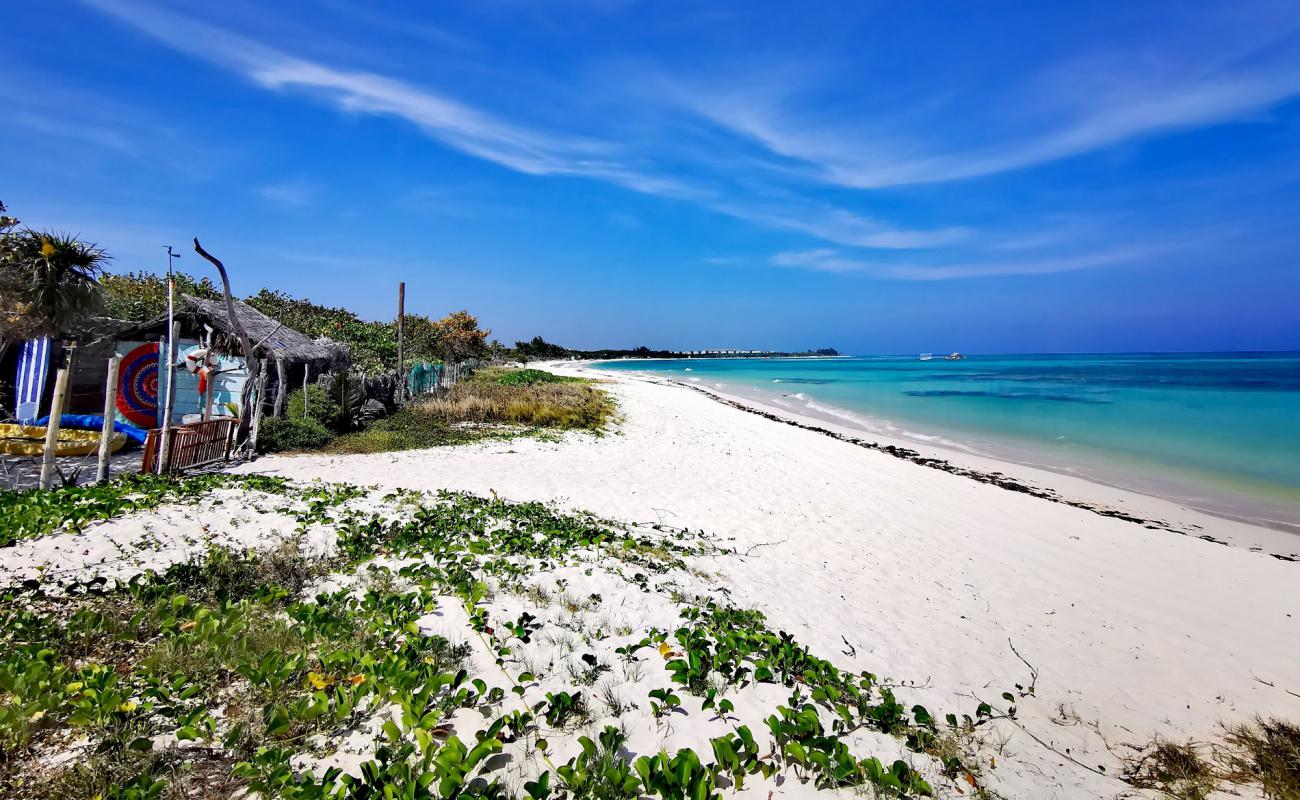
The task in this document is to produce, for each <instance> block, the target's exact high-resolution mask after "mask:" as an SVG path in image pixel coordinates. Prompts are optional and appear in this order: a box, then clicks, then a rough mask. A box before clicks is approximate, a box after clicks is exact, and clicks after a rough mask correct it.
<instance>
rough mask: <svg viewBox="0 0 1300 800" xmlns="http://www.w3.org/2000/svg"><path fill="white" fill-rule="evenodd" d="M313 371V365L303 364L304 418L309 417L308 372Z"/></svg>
mask: <svg viewBox="0 0 1300 800" xmlns="http://www.w3.org/2000/svg"><path fill="white" fill-rule="evenodd" d="M308 372H311V367H310V366H308V365H307V364H303V366H302V418H303V419H307V373H308Z"/></svg>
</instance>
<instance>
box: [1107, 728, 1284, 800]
mask: <svg viewBox="0 0 1300 800" xmlns="http://www.w3.org/2000/svg"><path fill="white" fill-rule="evenodd" d="M1225 730H1226V732H1225V735H1224V738H1223V741H1222V742H1218V743H1214V744H1198V743H1196V742H1187V743H1179V742H1173V741H1170V740H1168V739H1163V738H1160V737H1157V738H1155V739H1154V740H1152V741H1151V743H1150V744H1148V745H1146V746H1145V747H1141V748H1135V750H1136V751H1137V752H1136V754H1135V755H1134V756H1133V757H1132V758H1130V759H1129V760H1128V763H1127V764H1126V766H1125V770H1124V779H1125V780H1126V781H1127V782H1128V783H1130V784H1131V785H1133V786H1136V787H1138V788H1139V789H1154V790H1156V791H1158V792H1160V793H1161V794H1163V795H1164V796H1166V797H1170V798H1174V799H1175V800H1203V799H1204V798H1206V797H1209V796H1210V795H1211V794H1212V793H1213V792H1216V791H1219V790H1223V789H1225V788H1226V785H1236V786H1252V787H1255V788H1257V789H1259V791H1260V793H1261V794H1263V796H1264V797H1265V798H1268V800H1300V725H1295V724H1292V723H1290V722H1286V721H1284V720H1279V719H1276V718H1273V717H1270V718H1267V719H1266V718H1264V717H1256V718H1255V719H1254V720H1252V721H1251V722H1246V723H1238V724H1235V725H1231V726H1228V727H1227V728H1226V729H1225Z"/></svg>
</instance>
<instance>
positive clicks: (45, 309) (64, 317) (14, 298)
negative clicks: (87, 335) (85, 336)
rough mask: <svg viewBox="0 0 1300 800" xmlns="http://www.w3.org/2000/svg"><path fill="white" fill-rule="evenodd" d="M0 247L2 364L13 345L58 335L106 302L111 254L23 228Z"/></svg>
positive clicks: (62, 236) (58, 235) (73, 239)
mask: <svg viewBox="0 0 1300 800" xmlns="http://www.w3.org/2000/svg"><path fill="white" fill-rule="evenodd" d="M3 240H4V241H3V243H0V359H3V358H4V355H5V352H6V351H7V350H8V349H9V346H10V345H12V344H13V343H14V342H18V341H22V340H23V339H30V338H34V337H37V336H56V335H58V334H60V333H64V332H66V331H68V330H69V329H70V328H72V327H73V326H75V325H76V324H77V323H79V322H81V321H82V320H84V319H86V318H87V317H89V316H91V315H93V314H94V313H95V312H96V311H98V310H99V309H100V307H101V305H102V303H103V297H102V293H101V290H100V286H99V276H100V275H101V274H102V273H103V271H104V265H105V264H106V263H107V262H108V260H109V255H108V254H107V253H106V252H104V251H103V250H101V249H100V248H98V247H96V246H95V245H93V244H87V243H85V242H82V241H80V240H78V239H77V238H76V237H75V236H69V235H67V234H63V233H51V232H40V231H34V230H31V229H23V230H21V231H17V232H6V233H3Z"/></svg>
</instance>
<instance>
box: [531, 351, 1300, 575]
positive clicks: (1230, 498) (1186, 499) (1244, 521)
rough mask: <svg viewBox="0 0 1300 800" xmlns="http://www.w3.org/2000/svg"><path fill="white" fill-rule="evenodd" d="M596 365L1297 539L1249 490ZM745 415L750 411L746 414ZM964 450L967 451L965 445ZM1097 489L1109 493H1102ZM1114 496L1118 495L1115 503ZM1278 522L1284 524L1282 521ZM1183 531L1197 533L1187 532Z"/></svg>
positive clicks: (1287, 547)
mask: <svg viewBox="0 0 1300 800" xmlns="http://www.w3.org/2000/svg"><path fill="white" fill-rule="evenodd" d="M599 363H603V362H595V361H582V362H576V365H581V368H582V369H585V370H591V371H593V372H598V373H601V374H603V375H607V376H608V375H635V376H637V377H638V378H640V379H644V380H655V381H665V382H668V383H671V384H674V385H678V386H681V387H682V388H687V389H697V390H699V391H702V392H703V393H705V394H708V395H715V396H717V397H718V398H721V399H722V400H723V401H724V402H726V401H730V402H737V403H740V404H741V406H742V407H743V406H752V407H756V408H759V409H761V410H762V411H763V412H765V413H769V414H773V415H775V416H776V417H778V418H780V419H781V420H782V421H787V420H796V421H799V422H800V424H803V425H812V426H813V427H822V428H826V429H828V430H829V431H831V432H833V434H834V435H837V436H844V437H848V438H851V439H861V438H862V437H867V438H868V439H870V440H874V443H875V444H881V445H884V446H888V447H893V448H896V449H903V450H913V451H917V452H918V453H919V454H920V455H921V456H923V457H924V458H927V459H935V460H940V461H946V462H950V463H951V464H954V465H957V466H958V467H960V468H963V469H970V470H973V471H975V472H980V473H1011V474H1013V475H1016V476H1017V478H1018V479H1019V480H1021V481H1027V482H1029V483H1031V484H1033V485H1035V486H1036V487H1037V488H1038V489H1039V490H1042V491H1048V492H1051V491H1054V490H1055V486H1056V484H1062V483H1063V484H1067V485H1068V486H1069V487H1070V493H1071V494H1076V495H1081V496H1082V498H1083V500H1084V501H1087V502H1086V504H1096V503H1097V502H1100V503H1101V504H1102V505H1112V504H1113V503H1114V502H1116V500H1122V501H1123V502H1124V503H1125V504H1130V503H1131V498H1134V497H1138V498H1148V499H1150V500H1152V501H1160V502H1161V503H1165V504H1172V505H1174V506H1177V507H1179V508H1181V509H1186V510H1188V511H1191V512H1195V513H1197V514H1202V515H1205V516H1208V517H1212V518H1214V519H1219V520H1224V521H1227V522H1231V523H1238V524H1241V525H1246V526H1250V527H1254V528H1261V529H1266V530H1270V531H1276V532H1278V533H1280V534H1284V535H1285V536H1290V537H1300V519H1296V520H1294V521H1293V520H1292V519H1291V512H1292V509H1291V508H1290V507H1289V506H1284V505H1283V504H1282V503H1280V502H1279V501H1274V500H1269V499H1266V498H1258V497H1255V496H1253V495H1252V494H1251V493H1249V492H1248V491H1245V490H1241V491H1237V492H1233V491H1231V490H1225V489H1223V488H1222V487H1217V486H1214V485H1212V484H1210V483H1209V482H1208V481H1199V480H1196V479H1193V478H1186V479H1179V480H1178V481H1171V482H1169V483H1168V484H1167V487H1168V490H1164V489H1165V487H1166V484H1162V483H1161V481H1160V480H1159V479H1155V480H1152V479H1150V478H1149V477H1147V478H1146V480H1147V484H1146V485H1134V484H1135V483H1139V482H1140V481H1139V480H1137V479H1138V478H1140V477H1146V476H1141V475H1140V474H1139V473H1137V472H1133V473H1132V474H1129V475H1126V477H1127V478H1131V479H1132V480H1128V479H1125V478H1123V477H1121V478H1112V477H1108V475H1107V466H1106V465H1105V464H1100V463H1099V464H1083V465H1079V466H1078V467H1077V468H1076V467H1074V466H1069V467H1058V466H1054V465H1052V464H1049V463H1044V460H1043V459H1042V458H1038V457H1035V456H1034V454H1033V452H1032V450H1030V449H1028V448H1016V447H1014V446H1010V445H1008V446H1006V447H1003V446H1002V445H1000V444H999V443H998V442H995V441H991V442H971V443H961V442H957V441H953V440H952V439H950V438H949V435H947V434H925V433H921V432H914V434H913V435H911V436H909V435H908V433H909V432H910V431H909V430H908V428H907V426H905V425H901V424H897V423H893V422H891V421H889V420H887V419H886V420H881V421H882V422H884V423H885V424H887V425H889V426H890V427H891V428H893V429H897V430H898V431H903V433H890V432H882V431H880V430H876V429H874V428H872V427H870V426H869V425H868V424H866V423H865V422H863V421H861V420H859V419H858V417H860V415H859V414H858V413H856V412H852V411H849V410H847V409H837V408H828V407H826V406H825V404H822V403H820V401H817V402H818V405H820V406H822V408H812V407H809V405H810V404H809V403H807V402H806V403H805V404H804V407H802V408H792V407H789V406H788V405H786V404H783V403H781V402H780V401H779V400H778V399H776V397H774V396H771V397H769V396H768V395H770V394H773V392H772V391H771V390H765V389H763V388H758V387H749V386H744V385H736V386H732V385H730V384H728V385H727V386H725V387H724V388H718V387H717V386H714V385H712V384H703V383H694V382H689V381H683V380H681V379H679V378H676V377H669V376H667V375H664V374H660V373H657V372H649V371H640V370H627V371H624V370H602V369H601V368H600V367H599V366H597V364H599ZM566 364H568V365H575V362H556V364H555V365H556V366H557V367H562V366H564V365H566ZM797 399H800V400H805V401H806V400H807V398H803V397H799V398H797ZM742 410H752V409H747V408H742ZM967 444H969V445H970V446H967ZM1117 471H1118V473H1119V474H1120V475H1125V473H1124V472H1123V470H1117ZM1115 472H1116V470H1112V474H1114V473H1115ZM1076 484H1081V485H1076ZM1192 485H1196V486H1198V487H1199V488H1203V489H1204V490H1205V492H1204V493H1205V497H1204V498H1202V497H1195V496H1188V494H1187V492H1186V491H1179V489H1189V488H1190V487H1191V486H1192ZM1098 490H1104V491H1103V492H1098ZM1098 494H1104V495H1106V497H1105V499H1102V500H1100V501H1097V500H1096V495H1098ZM1112 495H1117V496H1114V497H1113V496H1112ZM1061 502H1065V501H1061ZM1251 502H1257V503H1259V504H1260V506H1261V508H1262V509H1268V510H1270V511H1276V512H1277V513H1276V514H1267V513H1258V514H1247V513H1243V512H1242V511H1241V510H1240V506H1241V505H1243V504H1248V503H1251ZM1278 516H1283V517H1285V518H1282V519H1279V518H1277V517H1278ZM1153 521H1155V520H1153ZM1180 532H1185V533H1192V532H1191V531H1187V530H1183V531H1180ZM1276 547H1277V548H1280V549H1281V551H1282V552H1284V553H1286V554H1288V558H1287V559H1286V560H1289V559H1290V558H1297V559H1300V539H1295V540H1294V541H1290V542H1289V543H1288V540H1287V539H1285V538H1283V539H1278V540H1277V544H1276ZM1279 557H1281V556H1279Z"/></svg>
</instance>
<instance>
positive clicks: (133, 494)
mask: <svg viewBox="0 0 1300 800" xmlns="http://www.w3.org/2000/svg"><path fill="white" fill-rule="evenodd" d="M287 485H288V482H287V481H285V480H283V479H282V478H275V477H269V476H264V475H226V474H220V473H209V474H201V475H188V476H185V477H180V478H172V477H159V476H156V475H126V476H123V477H121V478H117V479H115V480H112V481H109V482H107V483H101V484H88V485H84V486H66V487H62V488H58V489H49V490H39V489H25V490H14V489H0V518H2V519H4V521H5V524H4V526H3V527H0V547H6V546H8V545H12V544H13V543H14V542H17V541H20V540H22V539H29V538H33V537H37V536H43V535H45V534H48V533H53V532H55V531H59V530H66V531H70V532H79V531H81V530H83V529H84V528H85V527H86V526H87V525H88V524H90V523H92V522H96V521H100V520H106V519H112V518H113V517H117V516H121V515H123V514H127V513H130V512H132V511H142V510H148V509H152V508H157V507H158V506H160V505H162V504H163V503H170V502H177V501H181V500H185V499H187V498H197V497H200V496H205V495H208V494H210V493H211V492H212V491H213V490H215V489H221V488H234V487H240V488H244V489H248V490H253V491H259V492H267V493H271V494H280V493H283V492H284V491H285V490H286V487H287Z"/></svg>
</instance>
